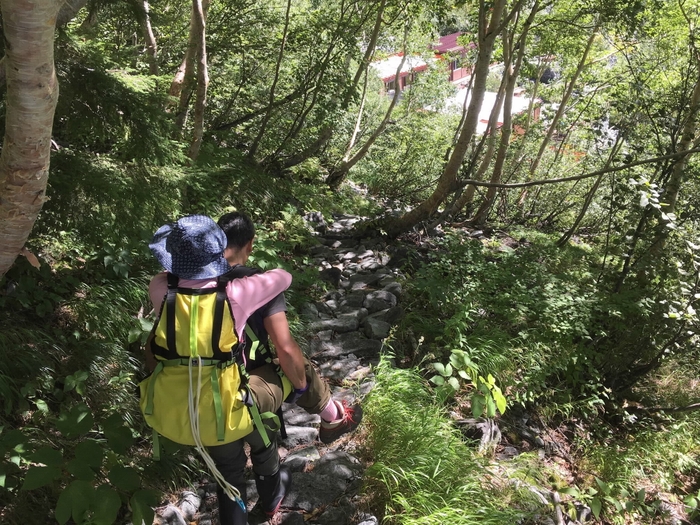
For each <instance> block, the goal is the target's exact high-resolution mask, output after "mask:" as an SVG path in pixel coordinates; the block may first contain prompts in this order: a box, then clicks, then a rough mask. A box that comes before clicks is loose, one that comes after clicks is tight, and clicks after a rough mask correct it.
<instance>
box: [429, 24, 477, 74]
mask: <svg viewBox="0 0 700 525" xmlns="http://www.w3.org/2000/svg"><path fill="white" fill-rule="evenodd" d="M461 34H462V33H459V32H458V33H452V34H450V35H445V36H441V37H440V40H439V41H438V44H437V45H434V46H433V51H435V54H436V55H437V56H438V58H442V59H444V60H449V61H450V65H449V70H450V82H456V81H458V80H461V79H462V78H464V77H468V76H469V75H471V68H466V67H462V59H463V58H464V57H465V55H466V54H467V51H468V49H467V47H466V46H463V45H462V44H460V43H459V42H457V38H458V37H459V36H460V35H461ZM472 45H473V44H472ZM444 55H447V56H444Z"/></svg>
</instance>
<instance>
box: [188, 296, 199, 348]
mask: <svg viewBox="0 0 700 525" xmlns="http://www.w3.org/2000/svg"><path fill="white" fill-rule="evenodd" d="M197 323H199V296H198V295H194V296H192V304H191V305H190V357H197V356H199V352H197V326H198V324H197Z"/></svg>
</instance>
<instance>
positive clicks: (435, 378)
mask: <svg viewBox="0 0 700 525" xmlns="http://www.w3.org/2000/svg"><path fill="white" fill-rule="evenodd" d="M430 382H431V383H432V384H434V385H437V386H442V385H444V384H445V378H444V377H442V376H433V377H431V378H430Z"/></svg>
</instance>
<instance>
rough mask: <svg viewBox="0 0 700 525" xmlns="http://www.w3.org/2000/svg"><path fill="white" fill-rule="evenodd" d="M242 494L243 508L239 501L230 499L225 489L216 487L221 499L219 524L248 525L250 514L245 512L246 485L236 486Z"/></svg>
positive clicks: (217, 494)
mask: <svg viewBox="0 0 700 525" xmlns="http://www.w3.org/2000/svg"><path fill="white" fill-rule="evenodd" d="M234 486H235V487H236V488H237V489H238V491H239V492H240V493H241V498H242V499H243V508H241V506H240V505H239V503H238V502H237V501H234V500H232V499H231V498H229V497H228V496H227V495H226V493H225V492H224V489H222V488H221V487H220V486H217V487H216V496H217V497H218V499H219V522H220V523H221V525H248V513H247V512H246V511H245V510H243V509H244V508H245V505H246V501H247V500H246V493H245V484H243V485H234Z"/></svg>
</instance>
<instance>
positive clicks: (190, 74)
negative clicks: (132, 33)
mask: <svg viewBox="0 0 700 525" xmlns="http://www.w3.org/2000/svg"><path fill="white" fill-rule="evenodd" d="M202 8H203V10H204V17H205V20H206V15H207V11H208V9H209V0H202ZM194 11H195V10H194V6H193V7H192V15H191V18H190V31H189V36H188V40H187V50H186V51H185V56H184V57H183V59H182V62H181V63H180V67H179V68H178V69H177V71H176V72H175V76H174V77H173V81H172V83H171V84H170V91H169V94H170V96H171V97H173V99H178V103H177V114H176V116H175V135H176V137H178V138H179V137H181V136H182V133H183V131H184V130H185V124H187V114H188V112H189V105H190V97H191V96H192V91H193V90H194V84H195V58H196V56H197V47H198V44H199V35H198V33H197V24H196V21H195V18H196V16H197V15H196V13H195V12H194Z"/></svg>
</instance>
